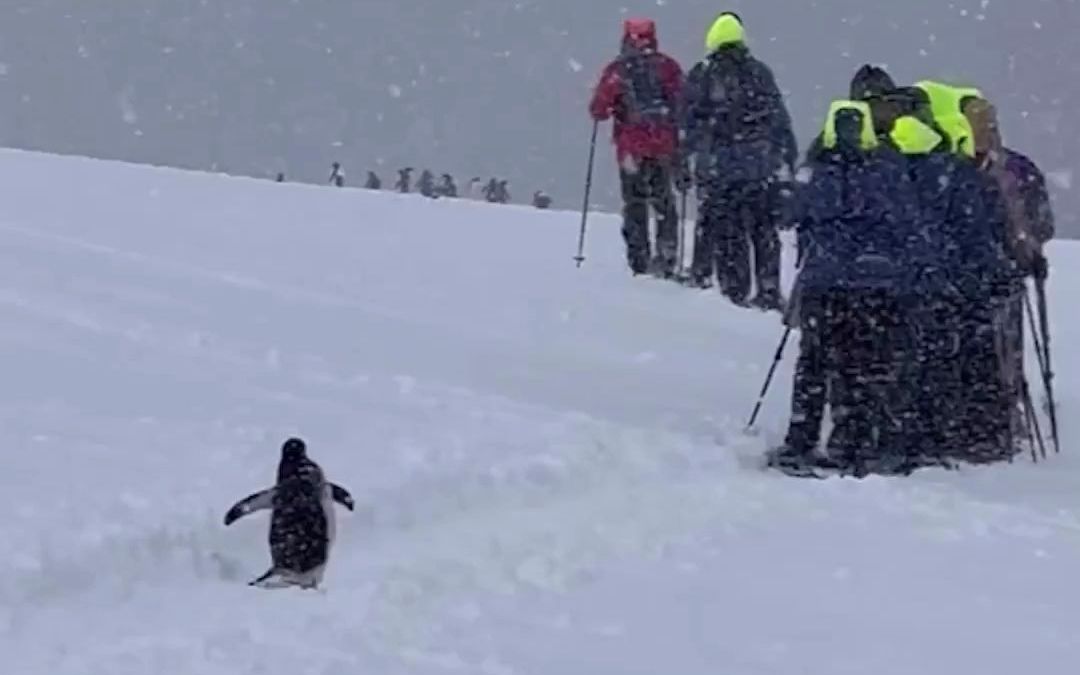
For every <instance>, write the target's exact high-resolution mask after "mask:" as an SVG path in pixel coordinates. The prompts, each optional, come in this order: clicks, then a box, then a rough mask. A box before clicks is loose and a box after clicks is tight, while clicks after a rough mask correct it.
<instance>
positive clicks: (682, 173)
mask: <svg viewBox="0 0 1080 675" xmlns="http://www.w3.org/2000/svg"><path fill="white" fill-rule="evenodd" d="M693 186H694V178H693V176H692V175H691V174H690V162H688V161H687V160H685V159H682V160H680V161H679V163H678V164H676V165H675V189H676V190H678V191H679V192H688V191H689V190H690V188H692V187H693Z"/></svg>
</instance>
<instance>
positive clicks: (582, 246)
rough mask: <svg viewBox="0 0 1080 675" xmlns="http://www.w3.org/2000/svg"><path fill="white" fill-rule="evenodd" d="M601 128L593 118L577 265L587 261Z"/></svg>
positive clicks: (579, 265) (576, 258)
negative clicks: (594, 163)
mask: <svg viewBox="0 0 1080 675" xmlns="http://www.w3.org/2000/svg"><path fill="white" fill-rule="evenodd" d="M599 130H600V121H599V120H593V125H592V138H591V139H590V140H589V166H588V168H587V169H586V170H585V202H584V204H583V205H582V207H581V234H579V235H578V246H577V255H576V256H575V257H574V260H575V261H576V262H577V266H578V267H581V263H583V262H585V227H586V225H587V224H588V221H589V195H590V193H591V192H592V172H593V162H594V161H595V160H596V133H597V132H598V131H599Z"/></svg>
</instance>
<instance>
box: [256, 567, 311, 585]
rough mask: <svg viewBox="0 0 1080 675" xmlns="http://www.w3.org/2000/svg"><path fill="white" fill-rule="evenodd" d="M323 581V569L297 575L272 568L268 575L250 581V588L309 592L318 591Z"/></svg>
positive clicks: (267, 572)
mask: <svg viewBox="0 0 1080 675" xmlns="http://www.w3.org/2000/svg"><path fill="white" fill-rule="evenodd" d="M321 580H322V571H321V568H319V569H317V570H316V571H313V572H308V573H297V572H289V571H282V570H279V569H277V568H275V567H271V568H270V569H269V570H267V571H266V574H264V575H262V576H261V577H259V578H258V579H253V580H251V581H249V582H248V586H255V587H257V588H270V589H277V588H293V587H300V588H303V589H307V590H317V589H318V587H319V582H320V581H321Z"/></svg>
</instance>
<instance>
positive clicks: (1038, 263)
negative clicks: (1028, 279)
mask: <svg viewBox="0 0 1080 675" xmlns="http://www.w3.org/2000/svg"><path fill="white" fill-rule="evenodd" d="M1031 274H1032V276H1034V277H1035V278H1036V279H1038V280H1039V281H1046V277H1048V276H1050V262H1049V261H1048V260H1047V259H1046V256H1044V255H1043V254H1042V253H1036V254H1035V259H1034V260H1032V261H1031Z"/></svg>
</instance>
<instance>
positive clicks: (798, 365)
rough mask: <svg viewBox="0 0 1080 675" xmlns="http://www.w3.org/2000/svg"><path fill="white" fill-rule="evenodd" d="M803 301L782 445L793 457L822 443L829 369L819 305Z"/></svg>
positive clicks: (821, 309) (810, 299) (812, 449)
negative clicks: (796, 357)
mask: <svg viewBox="0 0 1080 675" xmlns="http://www.w3.org/2000/svg"><path fill="white" fill-rule="evenodd" d="M813 300H814V299H813V298H806V299H805V301H804V302H802V303H800V306H799V314H800V317H799V328H800V337H799V359H798V360H797V361H796V362H795V378H794V382H793V384H792V389H791V422H790V423H789V425H788V433H787V437H786V438H785V439H784V445H785V446H786V447H787V448H788V449H789V450H790V451H792V452H794V453H796V454H801V455H805V454H808V453H810V452H812V451H814V450H816V449H817V446H818V444H819V443H820V442H821V421H822V418H823V417H824V414H825V404H826V403H827V400H826V395H827V392H828V379H829V367H828V363H827V361H826V356H827V351H826V349H825V347H826V345H825V343H824V342H822V320H823V318H824V315H823V310H824V308H823V307H821V305H820V303H817V302H814V301H813Z"/></svg>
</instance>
